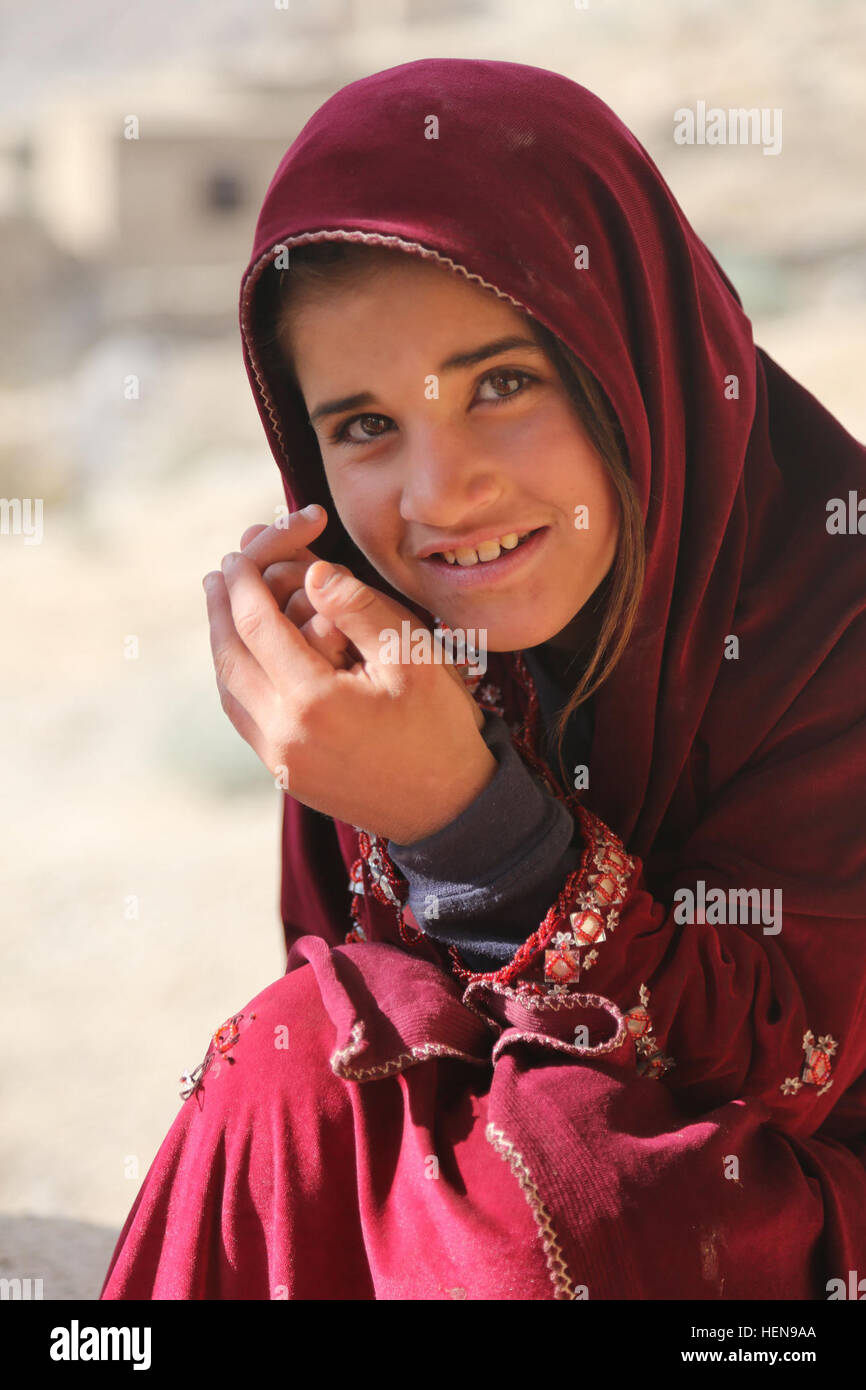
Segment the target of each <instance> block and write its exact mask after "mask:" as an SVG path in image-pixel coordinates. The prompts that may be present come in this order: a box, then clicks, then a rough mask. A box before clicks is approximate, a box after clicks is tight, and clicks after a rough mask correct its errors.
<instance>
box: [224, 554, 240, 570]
mask: <svg viewBox="0 0 866 1390" xmlns="http://www.w3.org/2000/svg"><path fill="white" fill-rule="evenodd" d="M239 559H240V556H239V555H238V552H237V551H236V550H230V551H229V553H228V555H224V556H223V558H222V568H223V569H227V568H228V567H229V566H230V565H233V564H235V563H236V562H237V561H238V560H239Z"/></svg>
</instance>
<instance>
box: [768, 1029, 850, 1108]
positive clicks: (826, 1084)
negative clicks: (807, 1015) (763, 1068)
mask: <svg viewBox="0 0 866 1390" xmlns="http://www.w3.org/2000/svg"><path fill="white" fill-rule="evenodd" d="M838 1046H839V1044H838V1043H837V1042H836V1039H835V1038H833V1037H831V1035H830V1034H829V1033H824V1034H822V1036H821V1037H820V1038H818V1040H817V1044H816V1042H815V1034H814V1033H813V1032H812V1029H811V1028H807V1029H806V1032H805V1033H804V1034H803V1052H804V1053H805V1058H804V1060H803V1069H802V1071H801V1072H800V1075H799V1077H797V1076H786V1077H785V1080H784V1081H783V1082H782V1083H781V1085H780V1086H779V1090H780V1091H781V1092H782V1095H784V1096H795V1095H796V1094H797V1092H798V1091H799V1090H800V1089H801V1088H802V1087H803V1085H807V1086H817V1087H818V1095H819V1096H823V1094H824V1092H825V1091H829V1089H830V1087H831V1086H832V1085H833V1081H832V1079H831V1077H830V1072H831V1071H832V1066H831V1063H830V1058H831V1057H832V1056H833V1055H834V1054H835V1052H836V1049H837V1047H838Z"/></svg>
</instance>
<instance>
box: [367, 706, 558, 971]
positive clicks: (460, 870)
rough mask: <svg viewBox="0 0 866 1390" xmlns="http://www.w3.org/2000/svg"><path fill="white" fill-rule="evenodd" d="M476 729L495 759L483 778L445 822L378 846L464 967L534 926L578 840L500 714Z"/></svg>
mask: <svg viewBox="0 0 866 1390" xmlns="http://www.w3.org/2000/svg"><path fill="white" fill-rule="evenodd" d="M482 732H483V738H484V741H485V743H486V744H487V746H488V748H489V749H490V751H491V752H492V753H493V755H494V757H495V758H496V761H497V762H498V764H499V766H498V768H497V771H496V774H495V775H494V777H493V779H492V780H491V781H490V782H489V783H488V784H487V786H486V787H485V788H484V789H483V790H482V791H481V792H480V793H479V794H478V796H477V797H476V798H475V800H474V801H473V802H472V803H471V804H470V805H469V806H467V807H466V809H465V810H464V811H462V812H461V813H460V815H459V816H457V817H456V819H455V820H453V821H451V823H450V824H449V825H446V826H444V827H443V828H442V829H441V830H437V831H436V832H435V833H434V834H433V835H429V836H427V837H426V838H425V839H423V840H418V841H416V842H415V843H414V844H411V845H399V844H395V843H394V841H393V840H389V841H388V853H389V855H390V856H391V858H392V859H393V861H394V863H395V864H396V866H397V868H398V869H400V871H401V872H402V873H403V874H404V876H405V877H406V879H407V880H408V883H409V906H410V907H411V909H412V912H413V914H414V916H415V918H416V920H417V922H418V924H419V926H420V927H422V929H423V930H424V931H425V932H426V933H427V935H428V936H430V937H432V938H433V939H434V940H436V941H440V942H443V943H444V944H446V945H454V946H456V947H457V949H458V950H459V951H460V954H461V956H462V957H463V959H465V961H466V963H467V965H468V966H469V967H470V968H472V969H477V970H495V969H499V968H500V967H501V966H503V965H506V964H507V963H508V961H509V960H511V958H512V956H513V955H514V952H515V951H516V950H517V948H518V946H520V945H522V944H523V942H524V941H525V940H526V939H527V937H529V936H531V935H532V933H533V931H535V929H536V927H538V926H539V925H540V923H541V922H542V920H543V918H544V916H545V915H546V913H547V912H548V910H549V909H550V908H551V907H552V906H553V904H554V903H555V901H556V899H557V897H558V896H559V893H560V890H561V889H562V887H563V885H564V883H565V880H566V878H567V877H568V875H569V874H570V873H571V872H572V870H573V869H575V868H577V866H578V864H579V863H580V857H581V852H582V844H581V840H580V835H579V831H578V827H577V826H576V824H575V822H574V820H573V818H572V816H571V814H570V812H569V811H568V809H567V808H566V807H565V806H564V805H563V803H562V802H561V801H559V800H558V799H557V797H555V796H554V795H553V794H552V793H551V792H549V791H548V790H547V788H546V787H545V786H544V785H543V783H542V782H541V780H540V779H539V778H538V777H537V776H536V775H535V773H534V772H533V771H532V770H531V769H530V768H529V767H527V765H526V763H525V762H524V761H523V759H522V758H521V757H520V756H519V754H518V753H517V751H516V749H515V748H514V745H513V743H512V741H511V736H510V734H509V731H508V726H507V725H506V723H505V721H504V720H503V719H502V718H500V716H499V715H496V714H492V713H490V712H489V711H488V712H486V714H485V724H484V729H483V731H482ZM573 840H574V841H575V842H576V843H575V844H573V843H572V841H573Z"/></svg>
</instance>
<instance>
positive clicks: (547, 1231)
mask: <svg viewBox="0 0 866 1390" xmlns="http://www.w3.org/2000/svg"><path fill="white" fill-rule="evenodd" d="M484 1137H485V1139H486V1140H487V1141H488V1143H490V1144H492V1145H493V1147H494V1149H496V1151H497V1153H499V1155H500V1156H501V1157H502V1158H503V1159H504V1160H505V1161H506V1162H507V1163H508V1164H509V1166H510V1168H511V1171H512V1173H513V1174H514V1176H515V1178H516V1179H517V1181H518V1184H519V1186H520V1190H521V1191H522V1193H523V1195H524V1197H525V1198H526V1200H527V1202H528V1203H529V1206H530V1209H531V1211H532V1215H533V1216H534V1217H535V1222H536V1225H537V1226H538V1234H539V1236H540V1237H541V1242H542V1245H543V1246H544V1253H545V1255H546V1257H547V1268H548V1270H549V1272H550V1279H551V1282H552V1284H553V1287H554V1290H555V1292H554V1295H553V1296H554V1298H558V1299H570V1300H574V1299H575V1298H576V1296H577V1295H576V1293H575V1289H574V1285H573V1284H572V1282H571V1275H570V1274H569V1271H568V1266H567V1265H566V1263H565V1259H564V1257H563V1254H562V1247H561V1246H560V1244H559V1238H558V1236H557V1234H556V1231H555V1230H554V1229H553V1220H552V1218H551V1215H550V1212H549V1211H548V1209H547V1207H546V1206H545V1204H544V1202H543V1201H542V1200H541V1195H540V1193H539V1191H538V1188H537V1187H536V1185H535V1182H534V1181H533V1178H532V1174H531V1173H530V1171H529V1169H528V1168H527V1166H526V1162H525V1160H524V1157H523V1155H522V1154H521V1153H519V1152H518V1151H517V1149H516V1148H515V1147H514V1145H513V1143H512V1142H511V1140H510V1139H506V1137H505V1134H504V1133H503V1131H502V1130H501V1129H499V1128H498V1127H497V1126H496V1125H494V1124H493V1122H492V1121H491V1122H490V1123H489V1124H488V1125H487V1128H486V1129H485V1131H484Z"/></svg>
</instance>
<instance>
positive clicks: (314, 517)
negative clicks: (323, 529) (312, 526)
mask: <svg viewBox="0 0 866 1390" xmlns="http://www.w3.org/2000/svg"><path fill="white" fill-rule="evenodd" d="M319 511H320V507H319V504H318V503H317V502H311V503H310V505H309V506H308V507H304V508H303V510H302V511H301V516H305V517H306V518H307V520H308V521H318V519H319Z"/></svg>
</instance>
